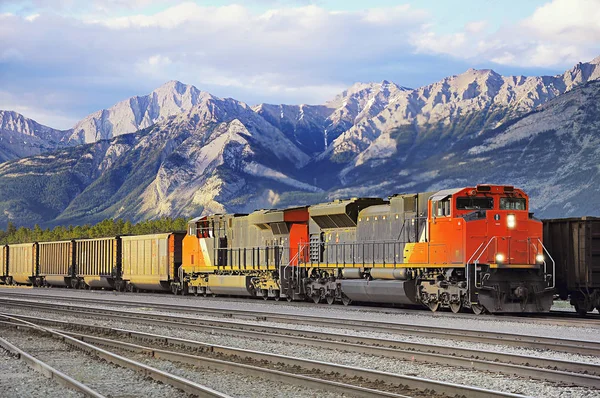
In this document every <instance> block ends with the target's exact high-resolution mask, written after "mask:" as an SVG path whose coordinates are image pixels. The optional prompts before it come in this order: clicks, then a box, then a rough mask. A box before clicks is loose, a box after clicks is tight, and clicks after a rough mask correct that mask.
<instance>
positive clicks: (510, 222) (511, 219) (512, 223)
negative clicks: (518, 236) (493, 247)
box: [506, 214, 517, 229]
mask: <svg viewBox="0 0 600 398" xmlns="http://www.w3.org/2000/svg"><path fill="white" fill-rule="evenodd" d="M506 226H507V227H508V228H510V229H513V228H514V227H516V226H517V217H515V215H514V214H509V215H508V216H506Z"/></svg>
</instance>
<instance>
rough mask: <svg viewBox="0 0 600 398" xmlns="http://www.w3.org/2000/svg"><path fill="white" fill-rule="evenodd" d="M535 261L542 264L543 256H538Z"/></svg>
mask: <svg viewBox="0 0 600 398" xmlns="http://www.w3.org/2000/svg"><path fill="white" fill-rule="evenodd" d="M535 261H537V262H538V263H543V262H544V255H543V254H541V253H540V254H538V255H536V256H535Z"/></svg>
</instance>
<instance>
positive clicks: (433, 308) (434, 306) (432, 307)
mask: <svg viewBox="0 0 600 398" xmlns="http://www.w3.org/2000/svg"><path fill="white" fill-rule="evenodd" d="M427 306H428V307H429V309H430V310H431V311H432V312H436V311H437V310H438V308H440V302H439V301H435V302H433V301H430V302H429V303H427Z"/></svg>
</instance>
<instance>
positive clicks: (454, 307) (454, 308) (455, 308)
mask: <svg viewBox="0 0 600 398" xmlns="http://www.w3.org/2000/svg"><path fill="white" fill-rule="evenodd" d="M461 308H462V303H450V310H451V311H452V312H454V313H455V314H458V313H459V312H460V310H461Z"/></svg>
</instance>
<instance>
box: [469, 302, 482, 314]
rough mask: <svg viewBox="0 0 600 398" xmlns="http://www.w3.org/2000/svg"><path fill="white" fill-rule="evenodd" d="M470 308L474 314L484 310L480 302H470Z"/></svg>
mask: <svg viewBox="0 0 600 398" xmlns="http://www.w3.org/2000/svg"><path fill="white" fill-rule="evenodd" d="M471 309H472V310H473V313H474V314H475V315H481V314H483V313H484V312H485V308H483V305H481V304H471Z"/></svg>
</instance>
